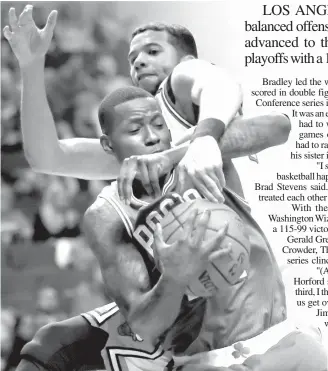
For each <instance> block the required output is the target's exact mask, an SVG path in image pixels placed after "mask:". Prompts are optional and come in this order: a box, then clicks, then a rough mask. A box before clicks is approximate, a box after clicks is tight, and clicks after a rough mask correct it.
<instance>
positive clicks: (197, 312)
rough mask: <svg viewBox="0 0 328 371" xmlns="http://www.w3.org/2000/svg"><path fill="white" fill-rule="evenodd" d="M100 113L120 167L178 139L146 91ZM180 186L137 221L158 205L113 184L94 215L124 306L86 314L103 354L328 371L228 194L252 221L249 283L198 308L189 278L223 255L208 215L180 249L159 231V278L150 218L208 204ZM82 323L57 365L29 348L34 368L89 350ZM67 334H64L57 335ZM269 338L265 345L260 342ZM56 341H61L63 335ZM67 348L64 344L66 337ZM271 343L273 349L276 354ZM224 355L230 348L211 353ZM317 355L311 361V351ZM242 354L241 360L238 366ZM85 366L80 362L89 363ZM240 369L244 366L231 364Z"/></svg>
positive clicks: (89, 226) (114, 359) (119, 96)
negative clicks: (179, 205) (209, 233)
mask: <svg viewBox="0 0 328 371" xmlns="http://www.w3.org/2000/svg"><path fill="white" fill-rule="evenodd" d="M99 112H100V115H99V116H100V117H101V125H102V128H103V130H104V133H105V134H106V135H107V138H108V139H107V140H108V142H107V143H106V146H105V149H106V150H108V148H107V147H109V148H110V149H111V150H112V151H113V153H115V155H116V156H117V158H118V160H119V162H122V161H123V160H124V159H125V158H127V157H130V156H131V155H141V154H152V153H153V152H161V151H165V150H167V149H168V148H169V147H170V134H169V131H168V130H167V127H166V125H165V122H164V120H163V117H162V115H161V114H160V110H159V107H158V105H157V104H156V101H155V100H154V99H153V98H152V97H151V95H149V94H147V93H146V92H145V91H143V90H141V89H137V88H125V89H122V90H121V91H118V92H116V95H115V93H114V94H113V95H111V96H110V97H106V98H105V100H104V101H103V102H102V104H101V106H100V110H99ZM115 118H116V119H115ZM103 144H104V142H103ZM171 167H172V163H171ZM176 182H177V179H176V174H175V172H174V170H173V172H171V171H170V172H168V174H167V175H166V176H164V177H162V178H161V180H160V183H161V189H162V192H163V198H161V199H159V200H157V201H156V202H155V203H152V204H151V205H150V206H149V207H148V209H143V211H142V212H141V213H140V214H139V216H138V218H137V214H138V211H139V210H140V208H141V207H142V206H146V205H147V204H148V202H149V201H152V198H151V197H150V196H148V195H147V194H146V192H145V190H144V188H143V187H142V186H141V184H140V183H138V182H137V181H135V182H134V183H133V191H134V193H133V195H132V197H131V204H130V205H125V204H124V203H123V202H121V201H120V198H119V194H118V185H117V183H113V184H112V185H111V186H108V187H105V188H104V190H103V191H102V192H101V194H100V195H99V197H98V199H97V200H96V202H95V203H94V205H92V206H91V208H90V209H89V210H88V211H87V213H86V216H85V228H86V233H87V236H88V237H89V241H90V245H91V246H92V249H93V251H94V253H95V255H96V256H97V258H98V260H99V262H100V265H101V268H102V273H103V277H104V280H105V283H106V286H107V287H108V289H109V292H110V295H111V296H112V297H113V298H114V299H115V301H116V303H117V305H118V307H119V308H120V312H119V311H118V307H117V306H116V304H111V305H108V306H106V307H104V308H99V309H98V310H95V311H92V312H90V313H87V314H84V315H83V318H85V319H86V320H87V321H88V322H89V325H91V326H93V327H94V328H95V329H98V330H99V328H101V329H102V330H105V331H106V332H107V342H106V345H105V347H104V349H103V357H104V361H105V364H106V366H107V368H108V369H109V370H115V371H116V370H124V371H125V370H138V371H139V370H140V371H141V370H163V367H165V365H166V363H168V366H167V367H176V366H180V365H181V367H182V370H186V371H191V370H214V369H220V367H222V368H221V369H222V370H243V371H244V370H245V371H246V370H247V371H249V370H251V371H276V370H277V369H283V370H284V371H295V370H296V371H307V370H309V369H310V370H312V371H322V370H324V368H323V367H324V365H325V362H326V359H325V354H324V353H323V349H322V347H321V345H320V343H319V341H317V340H316V339H314V338H313V337H312V336H311V335H309V334H305V333H303V332H301V331H298V330H297V331H296V330H295V327H293V326H292V325H291V324H286V323H285V326H281V325H283V324H284V321H285V319H286V307H285V296H284V287H283V283H282V280H281V275H280V271H279V269H278V266H277V264H276V261H275V259H274V256H273V253H272V251H271V248H270V246H269V244H268V242H267V241H266V239H265V237H264V235H263V233H262V232H261V230H260V228H259V227H258V225H257V224H256V222H255V221H254V220H253V218H252V217H251V216H250V213H249V208H248V206H247V204H246V203H245V202H244V200H243V199H242V197H239V196H238V195H236V194H235V193H234V192H233V191H230V190H229V188H227V189H226V190H225V191H224V192H225V200H226V203H227V205H229V206H230V207H231V208H233V209H234V210H235V211H236V212H238V214H239V216H240V217H241V218H242V220H243V221H244V224H245V226H246V228H247V234H248V236H249V238H250V243H251V251H252V253H251V257H250V269H249V272H248V276H247V279H244V280H242V281H241V282H240V283H239V284H238V285H236V286H234V287H231V290H230V291H229V292H225V293H224V295H222V294H220V293H218V294H217V295H216V296H214V297H213V298H210V299H203V298H196V299H193V300H191V301H189V300H188V299H187V297H186V296H185V292H186V287H187V283H188V282H189V279H190V278H191V277H194V276H196V275H197V272H201V271H202V270H203V269H204V266H205V265H206V262H207V260H206V259H205V258H206V257H208V258H209V259H211V257H214V256H215V257H217V255H216V254H217V252H213V250H212V248H213V247H212V246H211V245H207V246H206V245H205V246H204V245H202V244H199V242H200V241H201V239H198V238H201V231H202V228H204V227H205V226H206V220H207V218H208V215H207V214H206V213H204V216H203V217H202V218H201V219H200V220H197V225H198V227H199V228H200V230H198V232H199V231H200V232H199V233H200V234H199V236H198V238H196V240H194V239H188V238H183V239H182V240H181V241H177V244H178V248H177V246H175V244H174V245H171V246H168V245H165V244H163V242H162V241H161V238H160V234H159V232H158V231H157V234H156V233H155V237H154V244H153V248H154V250H155V252H157V255H158V258H157V261H158V262H159V266H160V267H161V272H162V274H160V272H159V271H158V270H157V266H156V264H155V259H154V255H153V251H152V249H151V248H150V244H149V241H148V240H146V239H145V238H144V237H142V234H141V233H140V230H141V229H143V230H144V229H145V228H149V230H150V232H153V231H154V226H153V224H154V223H153V221H152V219H151V218H150V219H149V218H147V215H149V214H148V213H149V212H150V211H154V210H161V211H162V212H163V210H165V208H167V205H168V204H169V203H170V202H171V204H172V202H184V200H188V199H189V197H190V196H191V195H192V196H193V197H200V194H199V193H198V192H197V191H196V190H195V189H193V188H188V189H186V190H180V191H182V192H181V193H180V194H176V193H174V191H175V189H176V185H177V183H176ZM171 192H173V193H171ZM193 218H194V216H193V215H191V218H190V220H189V223H188V224H187V225H186V226H185V236H190V235H191V230H192V229H193V226H194V225H195V222H196V219H193ZM140 226H142V227H143V228H140ZM223 235H224V229H223V230H222V231H220V232H219V234H218V236H217V240H216V243H219V241H220V239H221V238H222V236H223ZM148 236H149V234H148ZM133 241H134V243H133ZM212 242H213V241H212ZM199 245H200V246H199ZM196 246H198V248H195V247H196ZM221 253H224V252H222V251H221ZM259 278H260V279H259ZM122 314H123V316H122ZM76 323H77V319H75V324H76ZM78 323H79V325H77V324H76V326H77V330H78V331H77V336H76V337H75V336H74V334H73V333H72V332H71V331H70V330H69V327H70V324H69V321H65V326H67V332H68V333H69V336H68V339H64V342H65V341H66V342H69V343H68V344H67V343H65V345H66V347H63V348H61V349H60V350H59V351H58V352H59V353H60V354H61V357H59V355H58V354H56V355H55V356H52V357H51V359H50V360H49V359H46V357H45V354H46V352H45V351H43V352H40V349H39V348H40V343H41V341H40V340H41V338H42V337H41V336H40V335H38V336H37V341H35V342H34V344H32V345H33V346H32V345H30V349H25V350H23V355H25V356H26V354H27V355H29V357H30V358H31V353H32V354H33V355H34V362H35V363H39V364H40V362H38V361H37V360H36V357H35V355H38V357H39V358H42V363H43V364H49V362H50V361H52V362H55V360H56V359H57V362H58V359H60V360H61V364H60V361H59V364H60V365H62V364H63V363H64V361H63V360H65V359H67V358H66V356H65V357H64V353H63V352H64V351H65V350H66V349H70V351H72V352H73V349H72V348H73V347H72V344H70V342H73V343H75V342H77V343H78V342H79V341H80V342H81V340H84V342H86V337H87V335H88V336H89V333H90V332H91V331H90V329H89V327H90V326H89V325H88V324H87V323H84V322H83V321H82V319H81V317H80V318H79V322H78ZM127 323H128V324H127ZM63 325H64V323H63ZM63 325H62V326H63ZM59 327H60V326H59ZM57 329H58V328H57ZM59 332H60V331H57V333H56V332H55V334H57V336H58V334H59ZM62 333H63V332H62ZM82 334H84V335H85V336H84V337H83V336H81V335H82ZM81 337H82V339H81ZM318 338H319V335H318ZM249 339H250V340H249ZM73 340H74V341H73ZM77 340H79V341H77ZM264 340H265V344H261V343H263V342H264ZM51 341H52V342H54V341H55V337H54V338H53V339H52V340H51ZM59 344H63V340H62V338H61V341H60V342H59ZM245 344H246V345H245ZM83 345H84V347H85V344H83ZM249 345H252V347H251V349H248V347H249ZM259 345H262V348H261V347H259ZM272 345H274V347H273V348H271V349H269V348H270V347H271V346H272ZM57 347H58V345H57ZM31 348H33V351H32V350H31ZM215 348H222V349H219V350H213V351H211V352H208V351H210V350H212V349H215ZM37 349H38V351H37ZM268 349H269V350H268ZM309 349H310V350H311V355H309V354H308V353H307V351H308V350H309ZM267 350H268V351H267ZM237 351H238V352H239V353H240V357H239V359H237V358H238V357H235V358H234V353H236V352H237ZM202 352H203V353H202ZM229 352H230V354H229ZM250 352H251V354H250ZM257 352H259V355H256V353H257ZM40 353H41V357H40ZM263 353H264V354H263ZM172 357H173V358H174V362H175V365H174V363H173V361H172V359H173V358H172ZM95 358H96V357H95V356H94V357H92V359H95ZM78 359H79V360H81V356H79V358H78ZM84 359H85V358H84ZM231 360H232V362H231ZM45 361H47V362H45ZM234 361H236V362H234ZM229 362H230V363H229ZM231 363H241V364H240V365H238V366H230V365H231ZM53 364H55V363H53ZM56 365H57V363H56ZM223 366H226V368H224V367H223ZM282 367H283V368H282ZM58 369H59V370H65V368H60V366H58ZM23 370H24V369H23V368H21V369H19V371H23ZM30 370H34V369H32V368H30Z"/></svg>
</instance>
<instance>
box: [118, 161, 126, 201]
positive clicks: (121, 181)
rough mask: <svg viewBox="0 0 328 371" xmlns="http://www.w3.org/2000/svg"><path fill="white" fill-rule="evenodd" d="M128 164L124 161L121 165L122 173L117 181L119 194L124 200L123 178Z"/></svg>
mask: <svg viewBox="0 0 328 371" xmlns="http://www.w3.org/2000/svg"><path fill="white" fill-rule="evenodd" d="M126 166H127V164H126V161H123V163H122V165H121V169H120V174H119V176H118V177H117V179H116V181H117V191H118V195H119V197H120V200H121V201H124V193H123V178H124V177H125V173H126V170H125V168H126Z"/></svg>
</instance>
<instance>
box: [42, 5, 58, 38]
mask: <svg viewBox="0 0 328 371" xmlns="http://www.w3.org/2000/svg"><path fill="white" fill-rule="evenodd" d="M57 15H58V12H57V10H53V11H52V12H51V13H50V14H49V16H48V19H47V23H46V25H45V26H44V28H43V30H42V31H43V32H44V33H45V34H46V35H52V33H53V31H54V28H55V26H56V22H57Z"/></svg>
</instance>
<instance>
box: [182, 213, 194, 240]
mask: <svg viewBox="0 0 328 371" xmlns="http://www.w3.org/2000/svg"><path fill="white" fill-rule="evenodd" d="M197 214H198V210H197V209H194V210H191V212H190V214H189V216H188V218H187V221H186V223H185V225H184V226H183V239H184V240H186V239H189V240H190V239H191V236H192V233H193V230H194V227H195V224H196V220H197Z"/></svg>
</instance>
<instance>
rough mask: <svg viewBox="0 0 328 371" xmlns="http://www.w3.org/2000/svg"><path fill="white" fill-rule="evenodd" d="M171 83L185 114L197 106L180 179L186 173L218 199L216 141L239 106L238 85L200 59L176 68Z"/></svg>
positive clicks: (220, 180) (221, 178) (222, 180)
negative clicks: (196, 121)
mask: <svg viewBox="0 0 328 371" xmlns="http://www.w3.org/2000/svg"><path fill="white" fill-rule="evenodd" d="M171 85H172V90H173V92H174V94H175V96H176V98H177V109H178V110H180V111H181V112H183V114H184V115H185V116H186V117H188V116H189V117H190V115H192V103H195V104H197V105H198V106H199V109H200V111H199V118H198V123H197V126H196V128H195V130H194V132H193V133H192V136H191V145H190V147H189V149H188V151H187V153H186V155H185V156H184V158H183V159H182V160H181V162H180V164H179V166H178V172H179V179H180V182H181V183H182V184H183V183H184V182H185V176H186V174H188V175H189V177H191V179H192V181H193V183H194V185H195V187H196V188H197V189H200V190H202V193H203V192H204V191H206V190H207V195H206V197H207V198H208V199H210V200H212V201H219V202H221V201H222V200H223V196H222V194H221V190H222V188H223V187H224V186H225V178H224V174H223V169H222V165H223V164H222V158H221V151H220V148H219V146H218V140H220V138H221V137H222V135H223V133H224V131H225V128H226V126H227V125H228V124H229V123H230V121H231V120H232V119H233V118H234V117H235V115H236V113H237V112H238V110H239V109H240V107H241V104H242V92H241V88H240V86H239V84H237V83H236V82H235V81H234V80H233V79H232V78H231V77H230V76H229V75H228V74H227V73H226V71H224V70H222V69H221V68H218V67H217V66H214V65H212V64H211V63H208V62H206V61H202V60H199V59H191V60H187V61H184V62H182V63H180V64H179V65H178V66H177V67H175V69H174V70H173V72H172V76H171ZM191 120H192V117H191ZM204 148H206V151H204ZM203 190H204V191H203Z"/></svg>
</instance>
